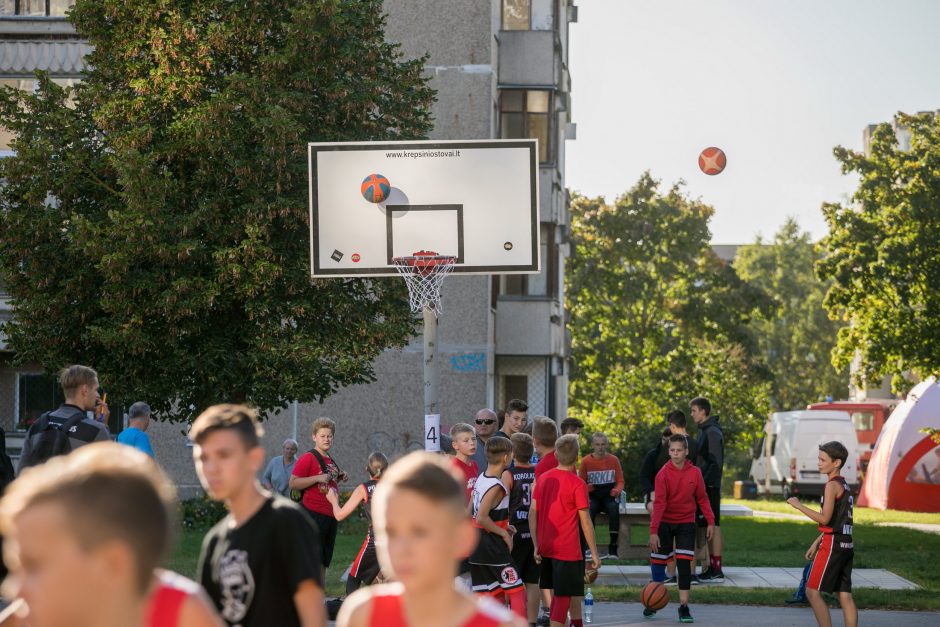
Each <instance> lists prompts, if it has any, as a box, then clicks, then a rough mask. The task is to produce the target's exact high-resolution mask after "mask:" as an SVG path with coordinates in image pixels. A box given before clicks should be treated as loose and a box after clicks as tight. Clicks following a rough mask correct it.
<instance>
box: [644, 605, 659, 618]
mask: <svg viewBox="0 0 940 627" xmlns="http://www.w3.org/2000/svg"><path fill="white" fill-rule="evenodd" d="M654 616H656V610H651V609H650V608H648V607H644V608H643V618H653V617H654Z"/></svg>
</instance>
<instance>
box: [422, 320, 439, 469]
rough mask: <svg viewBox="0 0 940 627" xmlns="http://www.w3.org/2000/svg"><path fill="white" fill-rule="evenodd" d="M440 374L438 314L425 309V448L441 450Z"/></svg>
mask: <svg viewBox="0 0 940 627" xmlns="http://www.w3.org/2000/svg"><path fill="white" fill-rule="evenodd" d="M439 391H440V374H439V373H438V369H437V314H436V313H435V312H434V309H432V308H430V307H425V308H424V448H425V450H429V451H439V450H440V428H441V417H440V413H441V412H440V409H439V407H440V406H439V403H438V394H439Z"/></svg>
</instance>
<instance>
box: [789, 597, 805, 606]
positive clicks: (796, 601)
mask: <svg viewBox="0 0 940 627" xmlns="http://www.w3.org/2000/svg"><path fill="white" fill-rule="evenodd" d="M784 603H786V604H787V605H808V604H809V600H808V599H805V598H803V599H799V598H797V597H790V598H789V599H787V600H786V601H784Z"/></svg>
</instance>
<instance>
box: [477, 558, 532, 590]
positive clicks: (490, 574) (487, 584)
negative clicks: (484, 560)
mask: <svg viewBox="0 0 940 627" xmlns="http://www.w3.org/2000/svg"><path fill="white" fill-rule="evenodd" d="M470 583H471V584H472V586H473V592H474V593H476V594H492V595H496V594H500V593H503V592H510V591H512V590H515V589H517V588H522V587H523V586H524V585H525V584H524V582H523V581H522V579H521V578H520V577H519V571H517V570H516V567H515V566H513V565H512V564H500V565H498V566H496V565H492V564H470Z"/></svg>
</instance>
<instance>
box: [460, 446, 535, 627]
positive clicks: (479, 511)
mask: <svg viewBox="0 0 940 627" xmlns="http://www.w3.org/2000/svg"><path fill="white" fill-rule="evenodd" d="M511 456H512V444H511V443H510V442H509V440H507V439H506V438H502V437H492V438H490V439H489V441H487V443H486V460H487V467H486V470H485V471H483V473H482V474H481V475H480V476H479V477H477V481H476V484H475V485H474V486H473V523H474V525H475V526H476V527H477V528H479V529H480V541H479V542H478V543H477V547H476V549H475V550H474V551H473V554H472V555H471V556H470V580H471V582H472V583H473V591H474V592H475V593H477V594H484V595H493V596H496V597H501V596H502V595H504V594H505V595H506V597H508V599H509V606H510V607H511V608H512V610H513V612H515V613H516V614H517V615H518V616H521V617H522V618H525V617H526V602H525V601H526V600H525V584H524V582H523V581H522V579H521V578H520V577H519V572H518V571H517V570H516V567H515V566H514V565H513V562H512V555H511V551H512V532H513V531H514V529H510V526H509V490H508V489H507V487H506V485H505V484H504V483H503V480H502V475H503V472H504V471H505V470H506V468H507V467H508V466H509V459H510V457H511Z"/></svg>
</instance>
